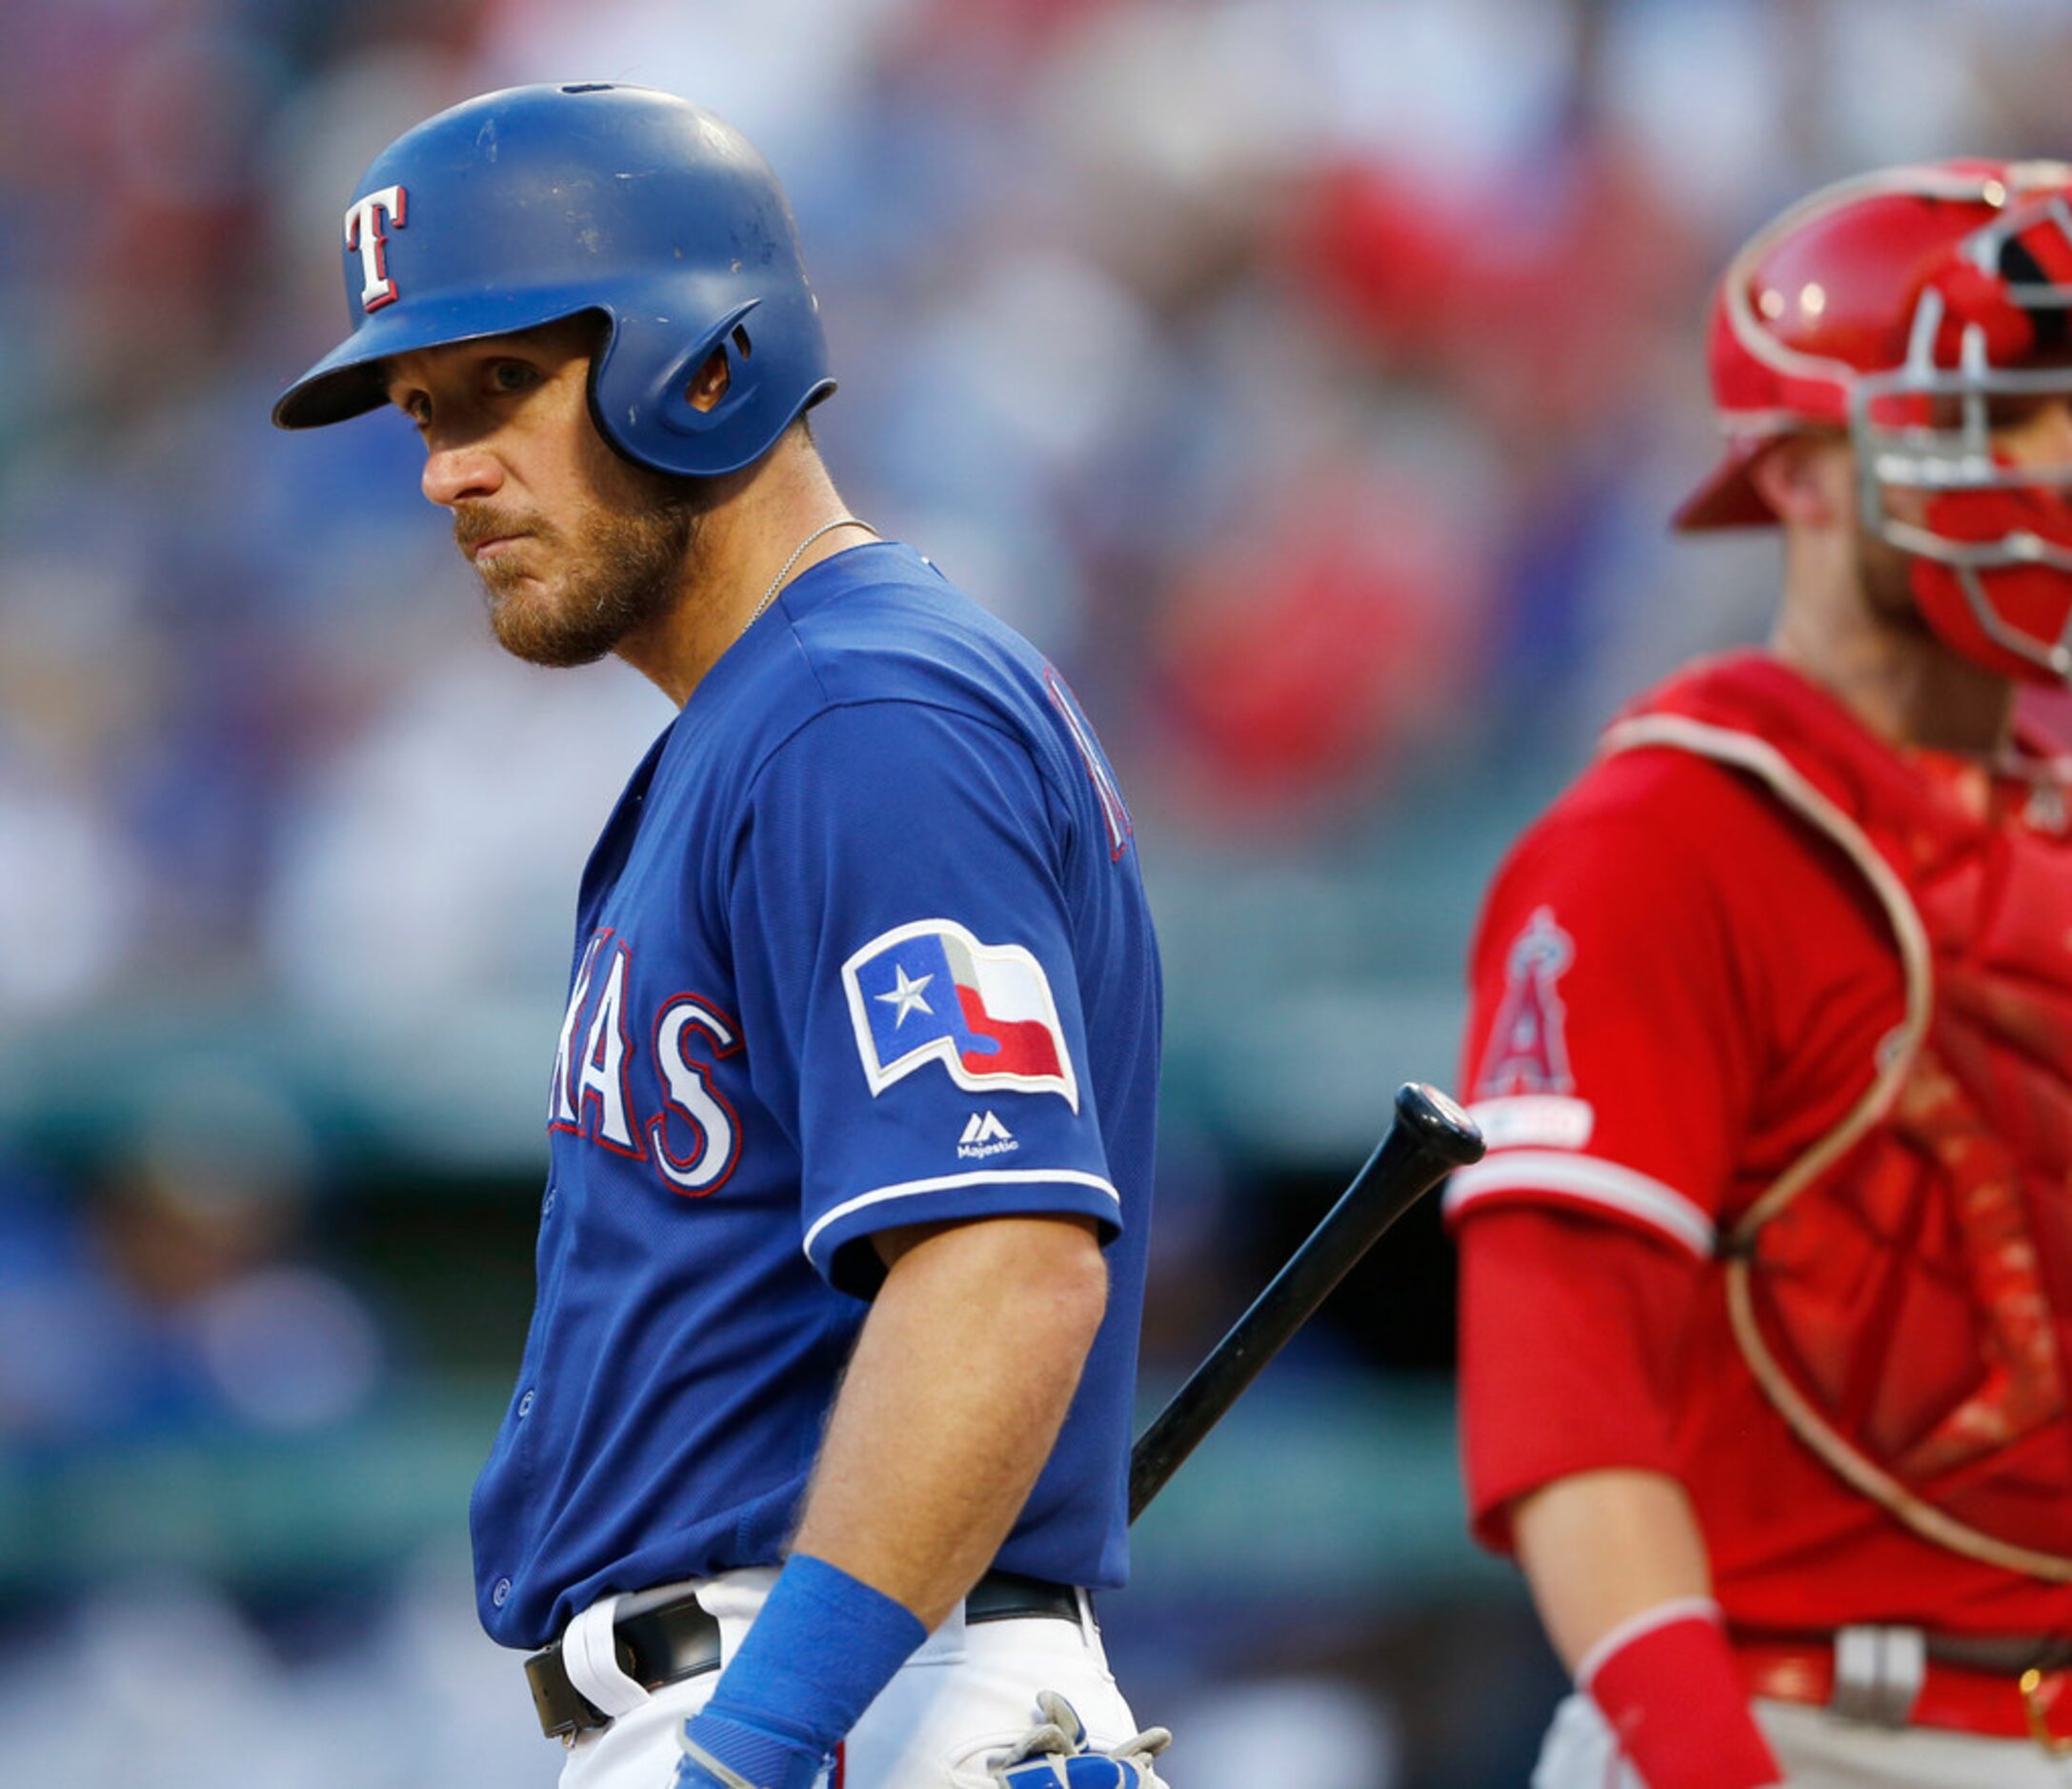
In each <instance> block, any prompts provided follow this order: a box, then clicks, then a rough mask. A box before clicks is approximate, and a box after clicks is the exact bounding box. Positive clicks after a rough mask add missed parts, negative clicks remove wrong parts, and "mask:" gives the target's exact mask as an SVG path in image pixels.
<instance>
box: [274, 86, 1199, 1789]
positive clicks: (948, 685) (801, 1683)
mask: <svg viewBox="0 0 2072 1789" xmlns="http://www.w3.org/2000/svg"><path fill="white" fill-rule="evenodd" d="M343 255H344V267H345V274H346V289H347V295H348V302H349V307H350V310H351V312H352V333H351V335H350V336H349V337H348V338H347V339H346V341H345V342H343V343H342V344H341V345H340V346H339V347H338V348H336V349H335V350H333V351H332V352H331V353H329V354H327V355H326V356H325V357H324V358H323V359H322V360H320V361H318V362H317V363H316V365H315V366H314V367H312V369H311V370H310V371H309V372H307V373H305V374H304V375H303V377H302V378H301V379H299V380H297V381H296V382H295V384H294V385H293V386H292V388H291V389H290V390H289V391H288V392H287V393H286V395H285V396H283V397H282V399H281V401H280V403H279V406H278V407H277V409H276V410H275V412H274V418H275V420H276V421H277V422H279V423H280V424H282V425H283V426H284V427H287V428H292V429H294V428H307V427H312V426H315V425H318V424H323V423H330V422H334V421H338V420H341V419H343V418H346V417H349V416H352V415H356V414H359V413H361V412H365V411H368V410H372V409H374V408H376V407H377V406H380V405H383V404H385V403H386V404H392V405H393V406H395V407H396V408H397V409H399V410H401V411H402V412H404V413H405V414H406V415H407V416H409V417H410V418H411V419H412V421H413V422H414V423H415V425H416V427H417V429H418V431H419V432H420V433H421V434H422V436H423V437H424V443H425V449H426V461H425V471H424V490H425V494H426V495H427V496H428V497H430V498H431V499H432V500H433V502H434V503H437V504H440V505H442V506H444V507H445V508H446V509H448V510H449V511H450V512H451V513H452V514H453V530H454V534H455V538H456V540H457V541H458V543H459V545H460V546H461V548H462V550H463V551H464V552H465V553H467V555H468V556H469V558H470V559H471V560H472V561H473V565H474V567H475V570H476V572H477V573H479V575H480V578H481V581H482V584H483V587H484V591H485V593H486V597H487V601H488V604H489V611H490V618H491V622H492V626H493V631H494V632H495V633H496V635H497V637H498V639H499V640H500V642H501V643H502V644H503V645H505V646H506V647H507V648H509V649H510V650H511V651H513V652H514V653H518V654H520V655H521V656H523V657H526V658H528V659H531V660H533V661H534V662H537V663H543V664H553V665H568V664H579V663H584V662H588V661H591V660H593V659H595V658H597V657H599V656H601V655H602V654H603V653H607V652H614V653H618V654H619V655H620V656H621V657H622V658H624V659H626V660H627V661H628V662H630V663H631V664H633V665H634V666H635V667H637V668H638V669H639V670H640V671H642V672H643V673H646V674H647V675H648V676H649V677H650V678H652V679H653V680H654V682H655V683H656V684H657V685H658V686H659V687H660V688H661V689H662V690H663V691H664V692H666V693H668V694H669V696H670V697H671V698H672V699H673V700H674V702H676V703H677V704H678V706H679V710H680V712H679V714H677V716H676V718H675V720H674V722H673V723H672V724H671V725H670V727H669V728H668V729H667V731H666V732H664V733H663V734H662V736H661V737H660V738H659V739H657V740H656V741H655V742H654V746H653V748H652V749H651V750H650V751H649V753H648V754H647V756H646V757H645V758H644V759H643V760H642V762H641V763H640V764H639V765H638V766H637V768H635V770H634V774H633V776H632V779H631V780H630V781H629V782H628V784H627V786H626V789H625V793H624V794H621V795H620V797H619V800H618V803H617V806H616V807H615V808H614V810H613V812H612V814H611V817H610V818H609V820H607V822H606V824H605V827H604V832H603V834H602V835H601V837H600V838H599V839H598V841H597V845H596V848H595V850H594V851H593V854H592V855H591V859H590V863H589V866H588V868H587V870H586V871H585V873H584V875H583V879H582V885H581V889H580V893H579V896H578V909H577V920H576V929H575V940H574V951H573V962H572V965H571V971H570V983H569V996H568V1006H567V1015H566V1016H565V1018H564V1019H563V1021H562V1024H561V1028H560V1035H559V1037H558V1039H557V1040H555V1041H554V1044H553V1066H552V1073H551V1075H550V1077H549V1079H548V1083H547V1088H546V1094H545V1112H544V1117H545V1122H546V1126H547V1130H548V1133H549V1142H550V1161H551V1167H550V1171H549V1175H548V1178H547V1185H546V1191H545V1195H544V1197H543V1199H542V1202H541V1207H540V1233H539V1251H538V1295H537V1304H536V1308H535V1310H534V1314H533V1324H532V1331H531V1334H530V1336H529V1337H528V1339H527V1342H526V1348H525V1356H524V1359H523V1362H522V1364H521V1366H520V1368H519V1373H518V1380H517V1386H516V1389H515V1390H514V1392H513V1396H512V1400H511V1404H510V1407H509V1409H508V1411H507V1412H506V1415H505V1417H504V1422H503V1426H502V1428H501V1430H500V1432H499V1433H498V1435H497V1437H496V1441H495V1445H494V1448H493V1452H492V1454H491V1456H490V1460H489V1464H488V1466H487V1467H486V1468H485V1470H484V1471H483V1474H482V1477H481V1480H480V1482H479V1484H478V1485H477V1487H476V1490H475V1497H474V1502H473V1537H474V1551H475V1561H476V1576H477V1589H478V1598H479V1604H480V1612H481V1618H482V1621H483V1624H484V1625H485V1626H486V1627H487V1628H488V1630H489V1632H490V1634H491V1635H492V1636H493V1638H496V1639H498V1640H500V1641H502V1642H503V1643H505V1644H506V1645H511V1646H515V1647H523V1648H528V1649H531V1650H532V1651H533V1657H532V1658H530V1659H529V1660H528V1663H527V1672H528V1676H529V1677H530V1678H531V1682H532V1687H533V1697H534V1700H535V1702H536V1704H537V1706H538V1709H539V1712H540V1716H541V1720H542V1724H543V1726H544V1727H545V1728H546V1730H547V1731H548V1732H549V1733H551V1734H554V1735H557V1736H558V1737H560V1738H561V1739H563V1740H564V1741H565V1742H566V1743H567V1744H568V1746H569V1748H570V1749H569V1755H568V1758H567V1760H566V1762H565V1766H564V1770H563V1774H562V1782H563V1784H564V1785H566V1786H567V1789H666V1786H667V1785H669V1784H672V1783H674V1784H680V1785H685V1786H687V1789H814V1786H815V1785H827V1786H829V1789H836V1786H839V1789H924V1786H925V1785H931V1784H940V1785H953V1784H985V1783H987V1782H989V1781H995V1780H997V1781H1000V1782H1004V1783H1012V1784H1016V1785H1021V1784H1032V1783H1044V1784H1071V1785H1074V1786H1075V1789H1085V1786H1087V1785H1095V1786H1097V1789H1133V1786H1135V1789H1141V1786H1143V1785H1152V1784H1156V1783H1157V1780H1158V1779H1157V1777H1156V1775H1155V1770H1154V1765H1153V1762H1152V1759H1153V1758H1154V1757H1155V1756H1156V1755H1157V1752H1158V1751H1159V1750H1160V1748H1161V1747H1162V1745H1163V1744H1164V1741H1165V1737H1166V1736H1164V1735H1163V1734H1162V1733H1160V1732H1158V1731H1157V1730H1153V1731H1152V1732H1150V1733H1148V1734H1135V1733H1134V1732H1133V1730H1134V1728H1135V1724H1136V1723H1135V1722H1134V1720H1133V1719H1131V1717H1130V1714H1129V1711H1128V1709H1127V1707H1126V1706H1125V1704H1124V1702H1123V1700H1122V1699H1121V1697H1120V1695H1119V1693H1118V1692H1117V1690H1116V1686H1115V1683H1114V1680H1113V1678H1111V1677H1110V1676H1109V1675H1108V1672H1107V1668H1106V1665H1105V1663H1104V1661H1103V1658H1102V1653H1101V1646H1100V1638H1099V1634H1098V1630H1097V1628H1096V1625H1095V1621H1094V1617H1093V1612H1092V1606H1091V1602H1090V1599H1089V1597H1088V1590H1089V1588H1090V1587H1091V1588H1104V1587H1109V1586H1114V1585H1118V1584H1120V1583H1121V1582H1122V1579H1123V1576H1124V1570H1125V1563H1126V1521H1125V1501H1126V1489H1125V1487H1126V1477H1127V1461H1128V1446H1129V1420H1130V1408H1131V1392H1132V1384H1133V1380H1134V1376H1135V1368H1136V1352H1137V1319H1138V1312H1139V1307H1140V1303H1141V1297H1142V1288H1143V1278H1144V1258H1145V1245H1146V1233H1147V1228H1148V1221H1149V1217H1150V1195H1151V1167H1152V1143H1153V1109H1154V1104H1155V1098H1156V1093H1157V1070H1158V1028H1159V989H1158V973H1157V949H1156V945H1155V942H1154V939H1153V935H1152V928H1151V921H1150V917H1149V915H1148V913H1147V910H1146V906H1145V901H1144V895H1143V890H1142V886H1141V883H1140V881H1139V879H1138V874H1137V853H1136V850H1135V847H1134V844H1133V840H1132V836H1131V829H1130V820H1129V814H1128V811H1127V809H1126V808H1125V807H1124V805H1123V801H1122V798H1121V796H1120V794H1118V793H1117V791H1116V782H1115V777H1114V774H1113V773H1112V771H1111V770H1110V768H1109V765H1108V762H1107V760H1106V758H1105V757H1104V755H1103V754H1102V752H1101V748H1100V746H1099V744H1098V742H1097V741H1096V738H1095V735H1094V732H1093V730H1092V728H1091V727H1090V726H1089V724H1088V722H1087V719H1086V716H1085V714H1083V713H1082V712H1081V711H1080V709H1079V707H1078V705H1077V703H1076V700H1075V699H1074V697H1073V695H1072V693H1071V691H1070V690H1069V689H1067V687H1066V686H1065V684H1064V682H1063V680H1062V679H1061V678H1060V677H1059V676H1058V675H1057V673H1056V671H1055V670H1054V669H1053V668H1052V667H1051V666H1049V665H1048V664H1046V663H1045V662H1044V660H1043V658H1042V656H1041V655H1040V654H1039V653H1036V650H1035V649H1034V648H1032V647H1031V646H1030V645H1029V644H1028V643H1027V642H1026V641H1024V640H1022V639H1021V638H1020V637H1019V636H1018V635H1016V633H1013V632H1012V631H1011V630H1010V629H1008V628H1006V627H1004V626H1002V625H1001V624H1000V623H998V622H997V621H996V620H994V619H992V618H991V617H990V616H989V615H987V614H986V613H985V612H984V611H982V610H980V609H979V608H978V607H977V606H976V605H975V604H974V603H973V602H971V601H970V600H969V599H968V598H967V597H965V596H964V595H962V594H961V593H958V592H957V591H956V589H955V588H954V587H953V586H952V585H950V584H949V583H948V582H946V581H945V579H944V578H943V577H942V576H941V574H940V573H937V572H936V571H935V569H934V568H933V567H932V566H931V565H930V564H929V562H928V561H927V560H925V559H923V558H922V557H920V556H919V555H918V554H917V553H915V552H913V551H912V550H911V549H909V548H907V547H904V546H900V545H897V544H895V543H894V542H891V541H886V540H880V539H878V538H877V537H876V536H875V533H874V532H873V531H872V530H871V529H869V528H868V527H867V526H865V525H864V524H863V523H861V522H859V521H857V520H856V519H855V517H853V516H851V515H849V514H848V513H846V511H845V510H844V508H843V506H842V504H841V500H840V498H839V497H838V496H837V494H836V492H835V487H834V485H833V483H832V482H831V480H830V479H829V477H828V474H827V472H826V470H825V468H824V467H823V466H822V464H821V461H820V459H819V457H818V454H817V453H816V452H815V448H814V445H813V439H812V435H811V432H810V431H809V429H808V428H807V426H806V423H805V420H804V413H805V412H806V410H807V409H808V408H809V406H811V405H813V404H814V403H815V402H817V401H819V400H820V399H821V398H823V397H824V396H826V395H827V393H828V392H831V391H832V390H833V389H834V386H833V381H832V380H831V379H830V378H829V377H828V373H827V355H826V348H825V345H824V342H823V339H822V335H821V331H820V324H819V319H818V312H817V305H816V302H815V299H814V296H813V293H812V291H811V289H810V288H809V286H808V285H807V282H806V278H805V274H804V271H803V269H802V267H801V264H800V260H799V252H798V245H797V239H796V233H795V228H794V225H793V222H792V218H791V213H790V211H789V208H788V207H787V205H786V203H785V200H784V197H783V194H782V192H781V191H780V190H779V189H778V187H777V185H776V182H775V179H774V176H773V174H772V173H771V171H770V170H769V168H768V167H767V166H766V165H765V164H764V162H763V161H762V160H761V158H760V157H759V156H758V155H757V154H756V152H755V151H754V149H753V148H752V147H751V146H750V145H749V144H748V143H747V142H746V141H745V140H743V139H742V138H741V137H740V136H739V135H738V134H737V133H736V132H734V131H732V130H730V129H729V128H728V127H727V126H725V125H724V124H722V123H720V122H719V121H718V120H717V119H715V118H714V117H712V116H711V115H710V114H708V113H706V112H704V111H699V110H698V109H696V108H695V107H693V106H691V105H688V104H686V103H685V102H683V101H681V100H678V99H674V98H672V97H669V96H667V95H665V94H660V93H655V92H652V91H648V90H641V89H637V88H629V87H623V86H613V85H573V86H565V87H552V86H550V87H529V88H519V89H513V90H509V91H505V92H499V93H492V94H489V95H486V96H484V97H482V98H478V99H475V100H472V101H470V102H468V103H467V104H465V105H462V106H458V107H455V108H454V109H453V110H452V111H446V112H442V113H441V114H439V115H438V116H437V117H435V118H433V119H431V120H429V121H428V122H426V123H424V124H422V125H420V126H418V127H417V128H416V129H414V130H412V131H409V132H408V133H406V134H405V135H404V136H402V137H401V138H399V139H398V140H397V141H396V142H395V143H394V144H392V146H391V147H390V148H389V149H388V150H387V151H384V152H383V154H382V155H381V156H380V157H379V158H378V159H377V160H376V161H375V162H374V164H373V166H372V169H371V170H370V171H368V173H367V175H366V177H365V179H364V180H363V181H362V182H361V184H360V187H359V189H358V190H357V191H356V193H355V194H354V196H353V199H352V204H351V205H350V206H349V207H348V208H347V211H346V212H345V218H344V243H343ZM483 743H484V749H485V750H486V751H490V752H493V751H494V750H495V742H494V741H493V740H485V741H484V742H483ZM542 1041H543V1051H542V1054H543V1055H545V1054H546V1052H545V1048H544V1045H545V1040H542Z"/></svg>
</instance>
